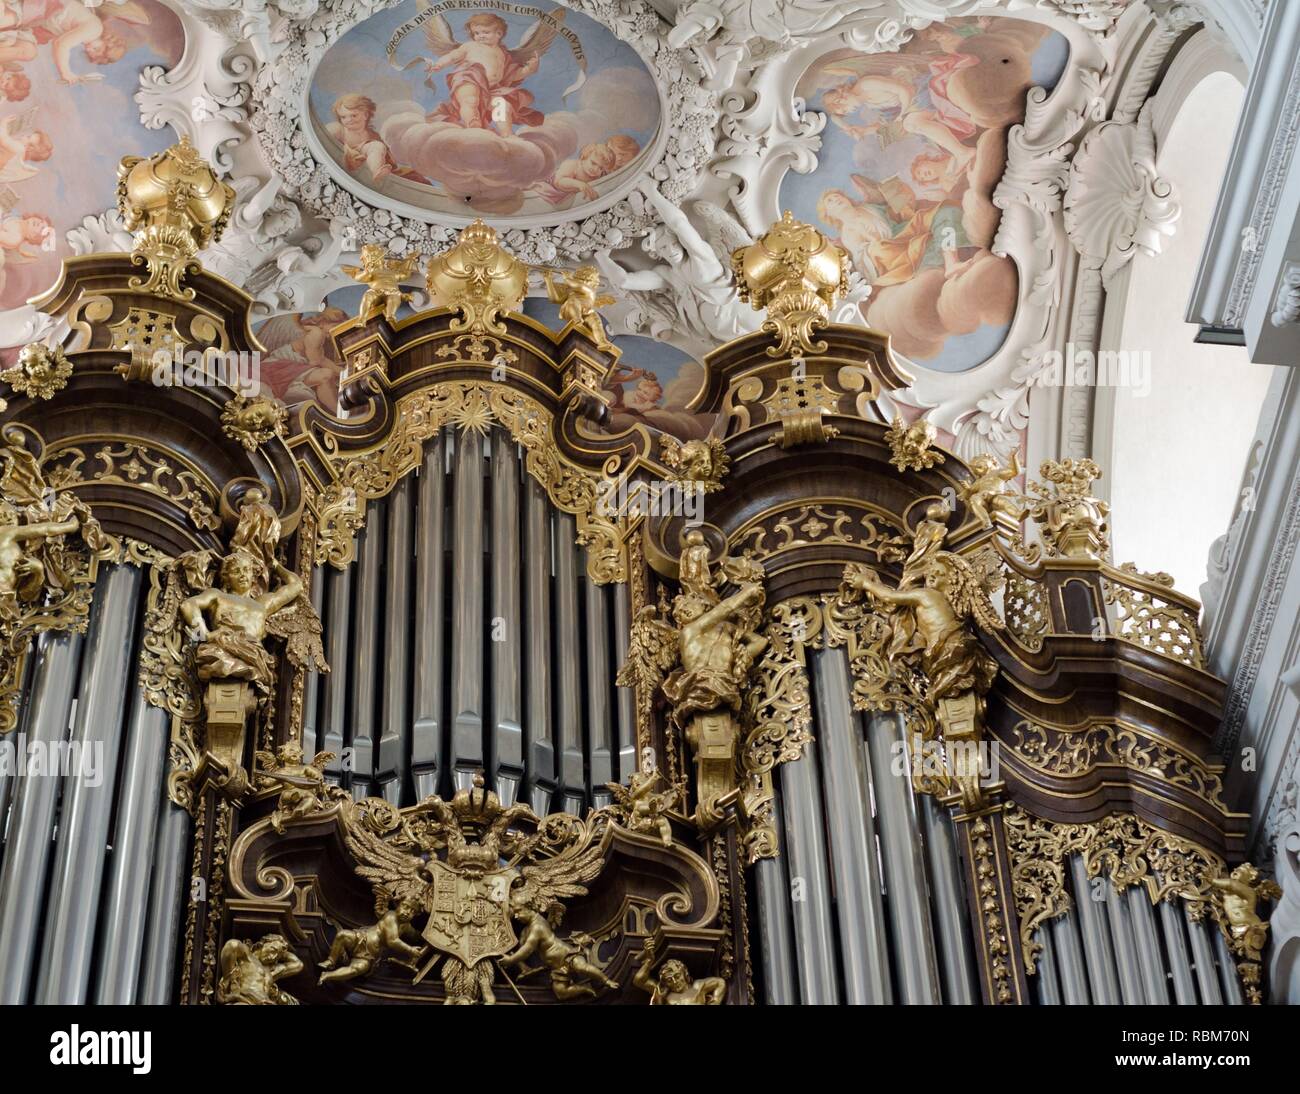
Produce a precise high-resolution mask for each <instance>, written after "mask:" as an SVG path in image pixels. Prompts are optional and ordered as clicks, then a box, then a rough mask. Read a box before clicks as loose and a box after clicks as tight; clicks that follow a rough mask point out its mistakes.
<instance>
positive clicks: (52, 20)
mask: <svg viewBox="0 0 1300 1094" xmlns="http://www.w3.org/2000/svg"><path fill="white" fill-rule="evenodd" d="M107 18H113V19H121V20H122V21H123V22H124V23H134V24H136V25H148V23H149V13H148V12H147V11H146V10H145V9H144V8H143V7H141V6H140V5H139V4H137V3H135V0H107V2H106V3H103V4H100V5H98V6H96V7H94V8H91V7H88V6H87V5H85V4H83V3H82V2H81V0H0V63H4V62H12V61H32V60H35V59H36V54H37V53H38V52H39V47H41V46H43V45H48V46H49V47H50V56H51V58H52V59H53V61H54V67H55V69H56V70H57V71H58V74H59V79H60V80H62V81H63V82H64V83H65V84H83V83H91V82H93V81H96V80H102V79H103V78H104V77H103V76H101V75H97V74H91V73H88V74H86V75H79V74H77V73H75V72H73V71H72V67H71V63H72V51H73V50H74V49H76V48H77V46H81V48H82V51H83V52H84V53H85V55H86V59H87V60H88V61H90V62H91V64H96V65H111V64H113V63H114V62H115V61H120V60H121V59H122V58H123V57H124V56H125V55H126V41H125V40H124V39H123V38H122V36H121V35H119V34H116V33H114V32H113V31H111V30H108V29H107V28H106V27H105V25H104V19H107Z"/></svg>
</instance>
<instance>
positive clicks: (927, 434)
mask: <svg viewBox="0 0 1300 1094" xmlns="http://www.w3.org/2000/svg"><path fill="white" fill-rule="evenodd" d="M937 436H938V430H937V429H935V427H934V423H933V422H927V421H926V420H925V419H924V418H917V419H916V421H914V422H913V423H912V424H911V425H904V424H903V419H902V418H901V417H899V416H897V415H896V416H895V417H894V421H893V423H892V424H891V425H890V427H889V429H888V430H887V431H886V432H885V440H886V441H887V442H888V443H889V451H890V453H891V455H890V457H889V462H890V463H891V464H893V465H894V466H895V467H897V468H898V469H899V470H900V471H924V470H926V469H927V468H930V467H933V466H934V465H935V464H938V463H943V460H944V456H943V453H942V452H940V451H939V450H938V449H936V448H933V447H931V446H932V445H933V444H934V439H935V437H937Z"/></svg>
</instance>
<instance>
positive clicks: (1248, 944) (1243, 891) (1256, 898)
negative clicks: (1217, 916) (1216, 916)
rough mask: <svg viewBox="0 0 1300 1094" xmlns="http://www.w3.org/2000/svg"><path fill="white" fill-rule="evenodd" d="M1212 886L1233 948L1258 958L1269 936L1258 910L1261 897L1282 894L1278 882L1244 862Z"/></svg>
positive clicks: (1216, 879)
mask: <svg viewBox="0 0 1300 1094" xmlns="http://www.w3.org/2000/svg"><path fill="white" fill-rule="evenodd" d="M1210 884H1211V885H1213V886H1214V888H1215V889H1216V890H1217V892H1216V893H1215V896H1216V897H1217V898H1218V901H1219V903H1220V904H1221V905H1222V907H1223V915H1224V918H1225V919H1227V921H1228V932H1229V934H1230V935H1231V936H1232V943H1233V947H1234V949H1237V950H1238V951H1239V952H1240V953H1241V954H1242V955H1243V956H1246V957H1249V958H1250V959H1252V960H1255V961H1258V960H1259V954H1260V951H1261V950H1263V948H1264V942H1265V940H1266V939H1267V937H1268V924H1267V923H1266V922H1265V921H1264V920H1263V919H1261V918H1260V915H1259V912H1258V910H1257V909H1258V906H1259V902H1260V901H1261V900H1276V899H1277V898H1278V897H1280V896H1281V895H1282V890H1281V889H1280V888H1279V887H1278V885H1277V883H1276V882H1274V881H1270V880H1269V879H1268V878H1261V877H1260V876H1259V871H1258V870H1256V869H1255V867H1254V866H1252V865H1251V864H1250V863H1249V862H1243V863H1242V864H1241V865H1240V866H1238V867H1237V868H1236V869H1235V870H1233V871H1232V873H1231V874H1229V875H1228V876H1227V877H1218V878H1214V879H1213V880H1212V881H1211V882H1210Z"/></svg>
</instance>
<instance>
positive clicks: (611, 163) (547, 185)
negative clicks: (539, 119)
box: [534, 133, 641, 205]
mask: <svg viewBox="0 0 1300 1094" xmlns="http://www.w3.org/2000/svg"><path fill="white" fill-rule="evenodd" d="M640 151H641V146H640V145H639V144H638V143H637V142H636V140H635V139H633V138H632V137H629V136H627V135H626V134H625V133H615V134H614V136H612V137H610V138H609V139H608V140H605V141H597V142H595V143H594V144H588V145H584V146H583V149H582V151H581V152H579V153H578V155H577V156H575V157H574V158H573V159H567V160H565V161H564V162H563V163H562V164H560V166H559V167H557V168H556V170H555V175H554V176H553V177H552V178H551V179H550V181H549V182H543V183H539V184H538V185H537V186H536V187H534V189H535V190H537V191H538V192H539V193H541V195H542V197H544V198H546V200H547V201H549V202H550V203H551V204H552V205H560V204H563V203H564V202H566V201H570V200H572V198H573V197H574V195H575V194H582V196H583V197H585V198H586V199H587V200H588V201H595V200H596V198H598V197H600V194H599V193H597V191H596V188H595V187H594V186H592V185H591V184H592V183H593V182H595V181H596V180H597V179H602V178H604V177H605V176H606V175H612V174H613V173H614V172H615V171H617V170H619V169H620V168H622V167H626V166H627V165H628V164H629V163H631V162H632V161H633V160H634V159H636V157H637V153H639V152H640Z"/></svg>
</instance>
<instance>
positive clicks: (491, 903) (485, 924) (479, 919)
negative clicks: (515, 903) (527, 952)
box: [423, 859, 517, 968]
mask: <svg viewBox="0 0 1300 1094" xmlns="http://www.w3.org/2000/svg"><path fill="white" fill-rule="evenodd" d="M427 869H428V871H429V875H430V876H431V877H432V879H433V884H432V885H430V886H429V889H428V890H427V896H426V900H427V901H428V912H429V920H428V922H427V923H426V924H425V927H424V931H423V935H424V940H425V941H426V942H428V943H429V945H430V946H432V947H433V948H434V949H436V950H441V951H442V952H443V953H449V954H452V955H454V956H456V957H458V958H460V960H461V961H463V962H464V963H465V966H466V967H467V968H473V967H474V966H475V965H476V964H478V962H480V961H482V960H483V959H484V958H485V957H500V956H502V955H503V954H506V953H509V952H510V950H511V949H513V948H514V946H515V943H516V941H517V937H516V935H515V930H514V927H513V926H512V925H511V922H510V886H511V883H512V882H513V881H514V879H515V877H516V874H517V872H516V871H515V870H513V869H505V870H493V871H491V872H489V873H486V874H482V875H480V876H477V877H470V876H468V875H466V874H458V873H456V872H455V871H454V870H452V869H450V868H449V867H448V866H447V865H446V864H445V863H442V862H439V861H438V860H436V859H434V860H432V861H430V862H429V863H428V864H427Z"/></svg>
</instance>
